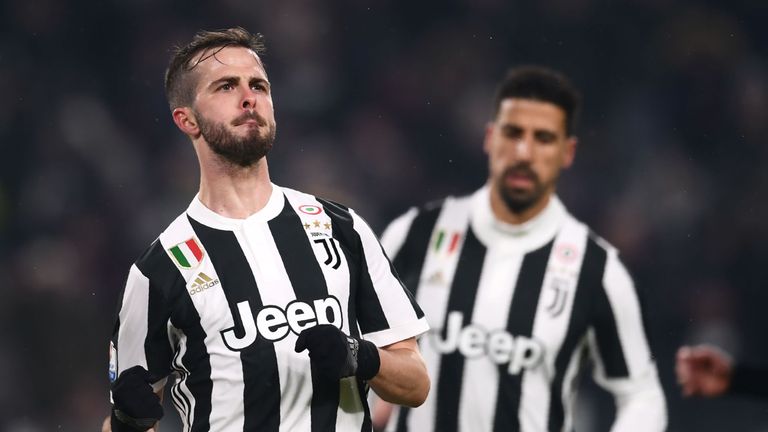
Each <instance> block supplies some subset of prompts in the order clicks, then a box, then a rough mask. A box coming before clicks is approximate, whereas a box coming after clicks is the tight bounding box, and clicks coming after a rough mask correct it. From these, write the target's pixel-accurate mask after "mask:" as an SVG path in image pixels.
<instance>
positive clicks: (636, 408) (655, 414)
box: [611, 386, 667, 432]
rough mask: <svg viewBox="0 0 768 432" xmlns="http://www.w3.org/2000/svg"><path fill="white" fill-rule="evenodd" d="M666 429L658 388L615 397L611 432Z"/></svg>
mask: <svg viewBox="0 0 768 432" xmlns="http://www.w3.org/2000/svg"><path fill="white" fill-rule="evenodd" d="M666 428H667V410H666V403H665V400H664V393H663V392H662V390H661V388H660V387H658V386H657V387H649V388H645V389H643V390H640V391H636V392H632V393H629V394H625V395H622V396H617V397H616V420H615V421H614V423H613V427H612V428H611V432H651V431H654V432H663V431H665V430H666Z"/></svg>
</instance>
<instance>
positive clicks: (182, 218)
mask: <svg viewBox="0 0 768 432" xmlns="http://www.w3.org/2000/svg"><path fill="white" fill-rule="evenodd" d="M199 243H200V241H199V240H198V239H197V237H196V235H195V232H194V230H193V229H192V225H191V223H190V221H189V216H188V215H187V212H186V211H184V212H183V213H181V214H180V215H178V216H177V217H176V218H175V219H174V220H173V221H171V223H170V224H168V226H167V227H166V228H165V229H164V230H163V231H162V232H161V233H160V235H158V236H157V238H155V240H153V241H152V242H151V243H150V244H149V246H147V247H146V248H145V249H144V250H143V251H142V252H141V254H140V255H139V257H138V258H137V259H136V261H135V262H134V264H135V265H136V266H137V267H138V268H139V270H141V271H142V273H144V274H145V275H146V274H148V273H156V272H158V271H169V270H173V268H174V266H173V261H172V260H171V259H170V254H172V252H173V249H174V248H179V249H182V250H183V251H185V252H187V254H186V255H191V256H192V257H194V256H195V255H196V253H193V252H194V251H196V250H199V249H200V246H199ZM180 245H184V247H183V248H181V246H180ZM189 259H192V258H189Z"/></svg>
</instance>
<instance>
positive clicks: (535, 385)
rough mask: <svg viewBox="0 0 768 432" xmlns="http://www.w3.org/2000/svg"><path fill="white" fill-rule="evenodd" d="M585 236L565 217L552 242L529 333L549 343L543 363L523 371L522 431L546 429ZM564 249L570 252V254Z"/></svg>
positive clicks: (584, 247)
mask: <svg viewBox="0 0 768 432" xmlns="http://www.w3.org/2000/svg"><path fill="white" fill-rule="evenodd" d="M587 236H588V230H587V227H586V226H584V225H583V224H581V223H578V222H576V221H574V220H567V221H565V223H564V224H563V226H562V228H561V230H560V232H559V233H558V234H557V237H555V241H554V244H553V245H552V253H550V255H549V262H548V264H547V271H546V273H545V275H544V283H543V285H542V292H541V295H540V296H539V304H538V305H537V308H536V315H535V317H536V318H534V321H533V333H532V337H533V338H534V339H537V340H546V341H549V343H548V344H547V345H548V349H547V350H545V355H544V362H543V364H541V365H539V367H538V368H537V369H540V370H535V371H529V372H531V373H525V374H523V383H522V388H521V393H522V395H523V396H522V397H521V398H520V429H521V430H522V431H523V432H529V431H531V432H533V431H540V430H545V429H546V428H547V423H548V421H549V403H550V397H553V396H554V397H557V395H550V387H551V385H552V380H553V378H554V377H555V360H556V359H557V354H558V353H559V352H560V347H561V346H562V343H563V340H564V339H565V336H566V334H567V333H568V324H569V322H570V319H571V311H572V308H573V300H574V298H575V293H576V284H577V283H578V280H579V274H580V273H581V264H582V262H583V260H584V251H585V250H586V245H587ZM566 251H571V253H572V255H568V254H567V253H566Z"/></svg>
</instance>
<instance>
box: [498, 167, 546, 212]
mask: <svg viewBox="0 0 768 432" xmlns="http://www.w3.org/2000/svg"><path fill="white" fill-rule="evenodd" d="M508 175H523V176H525V177H528V179H530V180H531V181H532V182H533V188H532V189H518V188H514V187H509V186H507V185H506V177H507V176H508ZM497 186H498V188H499V193H500V194H501V199H502V200H503V201H504V204H506V206H507V208H508V209H509V210H510V211H511V212H512V213H516V214H520V213H522V212H524V211H526V210H528V209H529V208H531V207H533V206H534V205H535V204H536V203H538V202H539V201H540V200H541V199H542V198H543V197H544V194H545V193H546V189H547V188H546V185H544V184H543V183H542V182H541V180H539V176H538V175H536V173H535V172H534V171H533V170H532V169H531V167H530V166H529V165H518V166H516V167H511V168H507V169H506V170H504V172H503V173H502V175H501V176H500V177H499V178H498V180H497Z"/></svg>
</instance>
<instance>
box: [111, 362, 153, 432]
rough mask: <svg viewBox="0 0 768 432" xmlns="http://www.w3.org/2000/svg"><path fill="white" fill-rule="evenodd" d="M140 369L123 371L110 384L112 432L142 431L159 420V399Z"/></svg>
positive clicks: (143, 370)
mask: <svg viewBox="0 0 768 432" xmlns="http://www.w3.org/2000/svg"><path fill="white" fill-rule="evenodd" d="M150 383H151V380H150V378H149V372H148V371H147V370H146V369H144V368H143V367H141V366H134V367H132V368H130V369H128V370H125V371H123V373H121V374H120V376H119V377H118V378H117V380H116V381H115V382H114V384H112V400H113V401H114V402H115V404H114V407H113V409H112V417H111V423H112V432H135V431H146V430H147V429H149V428H151V427H152V426H153V425H154V424H155V423H157V421H158V420H160V419H161V418H162V417H163V407H162V405H161V404H160V397H159V396H158V395H157V394H155V392H154V391H153V390H152V386H151V385H150Z"/></svg>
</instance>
